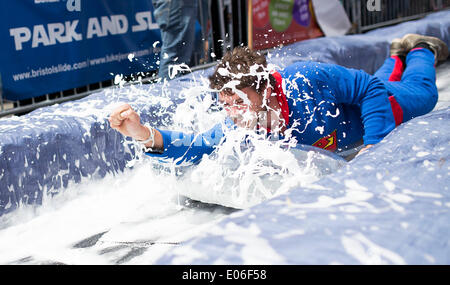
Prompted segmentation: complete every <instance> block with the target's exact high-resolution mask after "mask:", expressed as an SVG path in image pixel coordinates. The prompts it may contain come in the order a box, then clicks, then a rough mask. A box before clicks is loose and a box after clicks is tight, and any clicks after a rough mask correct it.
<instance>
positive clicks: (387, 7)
mask: <svg viewBox="0 0 450 285" xmlns="http://www.w3.org/2000/svg"><path fill="white" fill-rule="evenodd" d="M341 2H342V4H343V6H344V8H345V10H346V11H347V15H348V16H349V18H350V21H351V22H352V23H353V31H352V32H353V33H362V32H366V31H369V30H373V29H377V28H380V27H384V26H389V25H393V24H397V23H400V22H406V21H410V20H415V19H419V18H422V17H424V16H425V15H427V14H429V13H432V12H436V11H439V10H444V9H448V8H450V0H341Z"/></svg>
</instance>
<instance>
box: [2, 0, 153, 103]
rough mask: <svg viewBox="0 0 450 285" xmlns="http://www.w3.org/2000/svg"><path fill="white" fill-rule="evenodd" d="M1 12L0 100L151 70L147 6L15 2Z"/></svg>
mask: <svg viewBox="0 0 450 285" xmlns="http://www.w3.org/2000/svg"><path fill="white" fill-rule="evenodd" d="M1 6H2V7H1V8H0V23H1V25H0V38H1V39H2V41H1V45H0V78H1V80H2V83H3V98H6V99H9V100H19V99H27V98H31V97H36V96H40V95H44V94H47V93H52V92H58V91H62V90H67V89H71V88H75V87H80V86H85V85H88V84H91V83H96V82H100V81H104V80H108V79H111V78H113V77H114V75H116V74H123V75H129V74H132V73H137V72H145V71H150V70H156V69H157V65H156V61H157V56H158V53H159V49H160V41H161V36H160V31H159V28H158V25H157V24H156V22H155V20H154V18H153V7H152V5H151V1H149V0H127V1H123V0H108V1H100V0H96V1H88V0H14V1H2V4H1Z"/></svg>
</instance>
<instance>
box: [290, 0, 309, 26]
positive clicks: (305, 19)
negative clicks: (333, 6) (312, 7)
mask: <svg viewBox="0 0 450 285" xmlns="http://www.w3.org/2000/svg"><path fill="white" fill-rule="evenodd" d="M292 17H293V18H294V20H295V21H296V22H297V24H299V25H301V26H304V27H308V26H309V22H310V20H311V14H310V13H309V0H294V9H293V11H292Z"/></svg>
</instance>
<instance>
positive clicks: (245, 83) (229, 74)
mask: <svg viewBox="0 0 450 285" xmlns="http://www.w3.org/2000/svg"><path fill="white" fill-rule="evenodd" d="M251 67H253V68H252V69H255V70H252V71H256V72H258V73H259V72H261V73H263V72H265V71H266V70H267V61H266V57H265V56H264V55H263V54H261V53H259V52H257V51H252V50H251V49H250V48H248V47H244V46H239V47H235V48H234V49H233V50H232V51H228V52H227V53H226V54H225V55H224V56H223V58H222V60H221V62H220V63H219V64H218V65H217V67H216V69H215V70H214V73H213V74H212V75H211V76H210V77H209V82H210V87H211V88H212V89H215V90H220V91H223V92H225V93H226V94H229V95H231V94H232V93H233V91H232V89H231V88H228V87H225V88H224V86H225V85H226V84H227V83H228V82H230V81H232V80H237V81H239V84H237V85H236V88H237V89H239V90H241V89H243V88H246V87H251V88H252V89H253V90H255V91H256V92H257V93H258V94H260V95H262V94H263V93H264V90H265V89H266V88H267V87H269V86H268V83H269V84H270V86H275V84H276V81H275V78H274V77H273V76H272V75H271V74H270V75H269V76H268V78H269V80H267V76H257V75H253V74H251ZM224 71H225V72H224ZM268 81H270V82H268Z"/></svg>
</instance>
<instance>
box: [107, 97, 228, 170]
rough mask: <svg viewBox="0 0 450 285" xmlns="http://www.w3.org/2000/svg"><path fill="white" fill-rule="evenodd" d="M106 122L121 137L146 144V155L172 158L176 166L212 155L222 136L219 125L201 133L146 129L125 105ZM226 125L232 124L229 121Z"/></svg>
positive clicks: (133, 112) (115, 111) (134, 113)
mask: <svg viewBox="0 0 450 285" xmlns="http://www.w3.org/2000/svg"><path fill="white" fill-rule="evenodd" d="M109 122H110V124H111V127H112V128H113V129H116V130H117V131H119V132H120V133H121V134H123V135H125V136H129V137H132V138H133V139H135V140H138V141H146V143H145V147H146V148H150V149H151V150H150V151H148V152H146V154H147V155H149V156H152V157H159V158H168V159H173V160H174V161H175V162H176V163H177V164H179V163H182V162H193V163H195V162H197V161H199V160H200V159H201V158H202V156H203V155H204V154H210V153H212V152H213V151H214V149H215V146H216V145H218V144H219V143H220V141H221V140H222V138H223V136H224V134H223V130H222V125H221V124H217V125H215V126H214V127H213V128H212V129H211V130H209V131H207V132H204V133H201V134H185V133H183V132H177V131H170V130H158V129H155V128H148V127H146V126H145V125H143V124H141V122H140V117H139V115H138V114H137V113H136V112H135V111H134V110H133V109H132V108H131V106H130V105H128V104H124V105H122V106H120V107H118V108H117V109H116V110H114V112H113V113H112V114H111V116H110V118H109ZM225 123H226V124H227V125H230V124H232V123H231V122H228V121H226V122H225Z"/></svg>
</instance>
